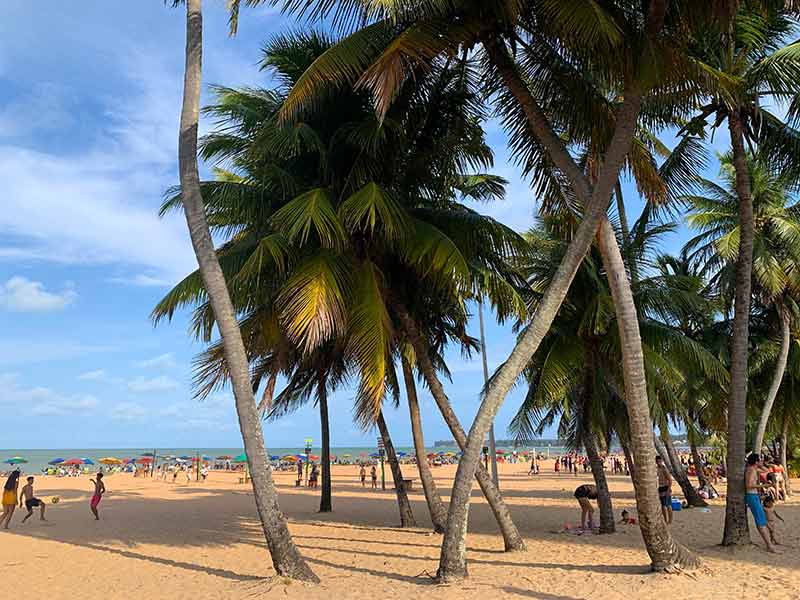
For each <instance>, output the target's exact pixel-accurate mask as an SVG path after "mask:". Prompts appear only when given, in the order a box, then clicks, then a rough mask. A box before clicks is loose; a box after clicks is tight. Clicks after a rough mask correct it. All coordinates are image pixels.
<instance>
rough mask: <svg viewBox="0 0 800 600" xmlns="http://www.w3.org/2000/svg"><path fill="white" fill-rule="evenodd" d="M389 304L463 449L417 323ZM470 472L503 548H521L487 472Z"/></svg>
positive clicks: (459, 429) (461, 432)
mask: <svg viewBox="0 0 800 600" xmlns="http://www.w3.org/2000/svg"><path fill="white" fill-rule="evenodd" d="M393 308H394V310H395V312H396V313H397V316H398V318H399V319H400V323H401V326H402V328H403V331H404V332H405V334H406V336H407V338H408V340H409V342H411V346H412V347H413V348H414V353H415V354H416V355H417V365H418V366H419V368H420V371H421V372H422V376H423V377H424V378H425V382H426V383H427V384H428V388H429V389H430V390H431V395H432V396H433V399H434V401H435V402H436V405H437V406H438V407H439V412H441V413H442V418H443V419H444V422H445V423H446V424H447V427H448V428H449V429H450V433H451V434H452V435H453V439H454V440H455V441H456V444H458V447H459V448H460V449H461V450H462V453H463V450H464V448H465V446H466V443H467V435H466V434H465V433H464V429H463V428H462V427H461V423H459V421H458V417H457V416H456V413H455V412H454V411H453V407H452V406H450V400H449V399H448V397H447V394H446V393H445V391H444V388H443V387H442V383H441V382H440V381H439V378H438V377H437V375H436V369H435V368H434V366H433V363H432V362H431V359H430V356H428V345H427V343H426V342H425V341H424V340H423V339H422V336H421V335H420V333H419V330H418V329H417V325H416V323H414V319H412V318H411V315H409V314H408V311H407V310H406V309H405V307H404V306H402V305H400V304H398V303H394V304H393ZM462 460H463V454H462ZM473 473H474V477H475V479H477V480H478V485H480V487H481V491H482V492H483V495H484V496H485V497H486V502H487V503H488V504H489V507H490V508H491V509H492V513H494V518H495V520H496V521H497V525H498V526H499V527H500V532H501V533H502V535H503V544H504V546H505V549H506V551H507V552H512V551H517V550H524V549H525V541H524V540H523V539H522V536H521V535H520V533H519V530H518V529H517V526H516V525H514V521H512V520H511V513H510V512H509V510H508V506H506V503H505V502H504V501H503V496H502V495H501V494H500V490H498V489H497V487H495V485H494V482H493V481H492V479H491V477H490V476H489V472H488V471H487V470H486V468H485V467H484V466H483V465H482V464H480V463H479V464H478V467H477V469H475V470H473ZM469 489H470V492H471V491H472V475H471V476H470V480H469ZM448 518H449V514H448ZM465 539H466V538H465Z"/></svg>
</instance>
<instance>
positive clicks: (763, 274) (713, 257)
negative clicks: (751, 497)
mask: <svg viewBox="0 0 800 600" xmlns="http://www.w3.org/2000/svg"><path fill="white" fill-rule="evenodd" d="M746 160H747V168H748V173H747V175H748V178H749V180H750V182H751V196H752V202H753V215H754V221H755V226H754V240H753V248H754V251H753V275H754V284H755V287H754V290H755V297H756V298H757V299H759V301H760V304H761V305H762V306H765V307H771V308H772V310H773V311H774V312H775V313H777V321H778V322H779V333H780V340H781V341H780V352H779V354H778V356H777V361H776V364H775V369H774V375H773V377H772V380H771V383H770V386H769V391H768V392H767V395H766V398H765V400H764V405H763V407H762V409H761V416H760V418H759V421H758V425H757V428H756V431H755V434H754V436H753V449H754V451H756V452H760V451H761V447H762V446H763V442H764V434H765V432H766V429H767V423H768V420H769V416H770V412H771V410H772V406H773V404H774V402H775V398H776V397H777V394H778V391H779V388H780V384H781V381H782V380H783V374H784V371H785V369H786V361H787V358H788V354H789V344H790V328H791V321H792V315H793V314H794V313H796V303H795V301H794V299H793V296H796V295H797V290H798V270H799V269H800V205H798V204H797V203H794V202H793V200H792V198H791V195H790V193H789V187H790V185H791V180H790V178H789V177H788V176H787V175H786V174H785V173H776V172H773V171H771V170H770V169H769V167H768V166H767V165H765V164H763V160H759V159H758V158H755V157H753V156H752V155H748V156H747V159H746ZM721 175H722V179H723V184H722V185H717V184H715V183H712V182H710V181H707V180H704V181H703V182H702V190H701V195H699V196H690V197H688V198H687V200H688V202H689V206H690V211H691V212H690V214H689V216H688V217H687V222H688V224H689V226H690V227H693V228H695V229H698V230H700V231H701V233H700V234H699V235H697V236H696V237H695V238H693V239H692V240H690V241H689V242H688V243H687V246H686V248H687V249H688V250H689V251H692V252H693V257H694V258H696V260H698V261H700V262H702V263H703V264H704V265H705V268H706V270H707V271H709V272H711V273H714V274H715V279H716V280H717V281H719V282H720V283H722V282H723V281H724V280H725V279H726V276H727V274H726V273H725V272H724V270H730V268H731V265H733V264H734V263H735V262H736V259H737V257H738V253H739V238H740V235H741V232H740V229H741V228H740V226H739V223H738V220H737V205H738V198H737V195H736V187H735V185H736V184H735V174H734V172H733V164H732V158H731V156H730V155H726V156H724V157H723V158H722V170H721ZM727 278H730V276H727Z"/></svg>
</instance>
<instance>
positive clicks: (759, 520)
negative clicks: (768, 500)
mask: <svg viewBox="0 0 800 600" xmlns="http://www.w3.org/2000/svg"><path fill="white" fill-rule="evenodd" d="M761 470H762V466H761V456H760V455H758V454H756V453H755V452H753V453H752V454H750V456H748V457H747V466H746V467H745V469H744V487H745V495H744V499H745V503H746V504H747V508H748V509H750V513H751V514H752V515H753V521H755V522H756V529H758V533H759V535H760V536H761V539H762V540H764V545H765V546H766V548H767V552H771V553H773V554H780V552H778V551H777V550H776V549H775V546H773V545H772V541H771V540H770V534H769V531H768V529H767V525H768V522H767V515H766V514H765V513H764V506H763V505H762V504H761V498H760V497H759V494H758V492H759V490H761V488H762V487H765V486H764V484H762V483H760V482H759V480H758V475H759V472H760V471H761Z"/></svg>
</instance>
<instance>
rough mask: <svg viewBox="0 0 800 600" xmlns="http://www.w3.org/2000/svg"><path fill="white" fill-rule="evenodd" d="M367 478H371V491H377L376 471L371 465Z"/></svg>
mask: <svg viewBox="0 0 800 600" xmlns="http://www.w3.org/2000/svg"><path fill="white" fill-rule="evenodd" d="M369 476H370V477H371V478H372V489H373V490H377V489H378V470H377V469H376V468H375V465H372V469H370V472H369Z"/></svg>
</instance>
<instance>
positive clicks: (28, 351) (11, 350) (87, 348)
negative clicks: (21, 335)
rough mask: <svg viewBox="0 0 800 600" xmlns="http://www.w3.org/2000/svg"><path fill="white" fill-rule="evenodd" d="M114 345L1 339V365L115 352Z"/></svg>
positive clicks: (52, 340)
mask: <svg viewBox="0 0 800 600" xmlns="http://www.w3.org/2000/svg"><path fill="white" fill-rule="evenodd" d="M115 351H117V348H116V347H114V346H100V345H93V344H82V343H79V342H72V341H69V340H58V339H51V340H35V339H16V340H14V339H4V340H0V365H6V366H8V365H24V364H36V363H47V362H53V361H59V360H71V359H74V358H78V357H80V356H87V355H89V354H99V353H108V352H115Z"/></svg>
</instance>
